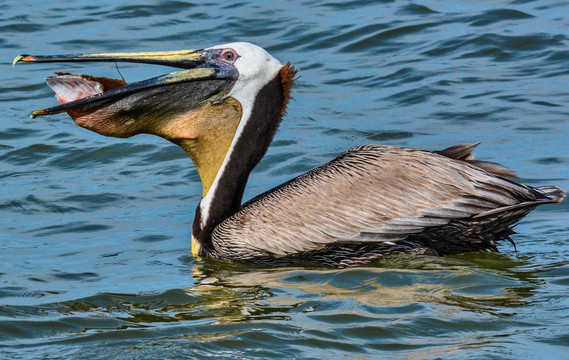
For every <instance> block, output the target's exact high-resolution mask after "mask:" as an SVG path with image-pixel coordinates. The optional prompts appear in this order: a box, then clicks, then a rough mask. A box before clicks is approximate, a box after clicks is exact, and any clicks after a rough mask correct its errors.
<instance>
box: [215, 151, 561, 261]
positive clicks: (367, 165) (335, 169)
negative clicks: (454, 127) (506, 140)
mask: <svg viewBox="0 0 569 360" xmlns="http://www.w3.org/2000/svg"><path fill="white" fill-rule="evenodd" d="M474 146H475V145H459V146H454V147H451V148H448V149H445V150H443V151H439V152H430V151H426V150H418V149H411V148H403V147H392V146H381V145H365V146H357V147H354V148H352V149H350V150H348V151H347V152H346V153H344V154H342V155H340V156H339V157H338V158H336V159H334V160H332V161H331V162H329V163H328V164H325V165H323V166H321V167H318V168H316V169H314V170H311V171H309V172H307V173H305V174H303V175H300V176H299V177H297V178H295V179H293V180H291V181H289V182H287V183H285V184H282V185H281V186H279V187H277V188H275V189H272V190H270V191H268V192H266V193H264V194H262V195H259V196H258V197H256V198H254V199H252V200H251V201H249V202H248V203H246V204H244V205H243V207H242V209H241V210H240V211H239V212H237V213H236V214H234V215H233V216H231V217H229V218H228V219H227V220H225V221H223V222H222V223H221V224H220V225H218V226H217V227H216V229H215V230H214V232H213V235H212V243H213V244H214V248H213V249H212V250H213V251H212V252H211V253H210V255H211V256H214V257H220V258H228V259H234V260H239V261H248V262H252V263H260V264H275V263H280V264H289V263H293V262H295V261H298V260H307V261H314V262H319V263H322V264H326V265H330V266H354V265H362V264H365V263H368V262H370V261H372V260H373V259H375V258H377V257H379V256H382V255H385V254H388V253H392V252H404V253H423V254H432V255H448V254H456V253H460V252H465V251H476V250H482V249H493V250H495V249H496V241H498V240H503V239H508V236H509V235H510V234H511V233H512V232H511V229H510V227H511V226H513V225H514V224H515V223H516V222H517V221H518V220H519V219H520V218H521V217H523V216H524V215H525V214H526V213H527V212H529V211H530V210H532V209H533V208H534V207H535V206H537V205H540V204H544V203H552V202H559V201H560V200H561V199H562V198H563V191H562V190H560V189H558V188H555V187H543V188H531V187H529V186H526V185H522V184H518V183H516V182H513V181H510V180H507V179H505V178H502V177H500V176H496V175H504V174H506V175H512V174H513V173H512V172H511V171H510V170H508V169H506V168H505V167H503V166H501V165H499V164H496V163H489V162H482V161H474V160H473V155H472V154H471V150H472V148H473V147H474ZM473 164H475V165H473ZM484 169H486V170H484Z"/></svg>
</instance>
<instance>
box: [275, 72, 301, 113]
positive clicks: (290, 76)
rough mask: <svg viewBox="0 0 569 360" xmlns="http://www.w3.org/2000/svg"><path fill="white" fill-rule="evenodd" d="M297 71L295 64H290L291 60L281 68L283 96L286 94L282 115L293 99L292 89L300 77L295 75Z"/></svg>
mask: <svg viewBox="0 0 569 360" xmlns="http://www.w3.org/2000/svg"><path fill="white" fill-rule="evenodd" d="M297 72H298V70H297V69H295V68H294V66H292V65H291V64H290V62H287V63H286V64H285V65H284V66H283V67H282V68H281V69H280V70H279V76H280V78H281V83H282V86H283V96H284V100H283V105H282V108H281V116H285V115H286V107H287V105H288V103H289V101H290V100H291V99H292V96H291V95H290V89H291V88H292V87H293V86H294V83H295V82H296V80H297V79H298V77H295V76H296V73H297Z"/></svg>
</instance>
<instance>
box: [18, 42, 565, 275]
mask: <svg viewBox="0 0 569 360" xmlns="http://www.w3.org/2000/svg"><path fill="white" fill-rule="evenodd" d="M19 61H23V62H77V61H84V62H88V61H110V62H118V61H126V62H138V63H148V64H158V65H166V66H171V67H177V68H179V69H180V70H177V71H174V72H172V73H169V74H165V75H162V76H158V77H155V78H152V79H148V80H143V81H139V82H135V83H132V84H126V83H124V82H121V81H120V80H115V79H108V78H96V77H90V76H87V75H83V76H79V75H73V74H65V73H58V76H55V77H51V78H48V79H47V80H48V84H49V85H50V86H51V87H52V88H53V89H54V90H55V91H56V94H57V97H58V99H59V100H60V101H61V102H62V104H61V105H58V106H55V107H52V108H49V109H44V110H37V111H34V112H33V113H32V117H35V116H39V115H49V114H55V113H60V112H67V113H68V114H69V115H70V116H71V117H72V118H73V120H74V121H75V122H76V123H77V124H78V125H80V126H82V127H84V128H87V129H89V130H92V131H95V132H97V133H99V134H102V135H106V136H114V137H130V136H133V135H136V134H140V133H146V134H155V135H158V136H161V137H163V138H165V139H167V140H169V141H171V142H173V143H175V144H177V145H179V146H181V147H182V148H183V149H184V150H185V151H186V152H187V153H188V155H189V156H190V158H191V159H192V161H193V162H194V164H195V166H196V168H197V170H198V172H199V175H200V178H201V181H202V184H203V192H202V198H201V201H200V203H199V205H198V207H197V209H196V215H195V220H194V223H193V227H192V254H193V255H194V256H200V257H211V258H218V259H226V260H231V261H238V262H246V263H251V264H262V265H268V266H280V265H289V264H293V263H295V262H299V261H309V262H315V263H318V264H323V265H327V266H333V267H349V266H359V265H365V264H368V263H370V262H371V261H373V260H374V259H377V258H378V257H381V256H384V255H386V254H389V253H412V254H428V255H441V256H442V255H451V254H457V253H461V252H467V251H479V250H486V249H490V250H497V249H496V244H497V243H498V242H499V241H500V240H508V241H510V242H512V241H511V239H510V235H511V234H512V233H513V231H512V227H513V226H514V225H515V224H516V223H517V222H518V221H519V220H520V219H521V218H522V217H523V216H525V215H526V214H527V213H528V212H530V211H531V210H532V209H533V208H535V207H536V206H538V205H541V204H547V203H556V202H560V201H562V199H563V198H564V196H565V195H564V192H563V190H561V189H559V188H557V187H554V186H544V187H537V188H534V187H530V186H527V185H523V184H520V183H517V182H514V181H512V180H509V179H508V178H509V177H512V176H514V174H513V173H512V172H511V171H509V170H508V169H506V168H505V167H503V166H501V165H499V164H496V163H490V162H484V161H476V160H474V157H473V155H472V149H473V148H474V146H476V145H477V144H473V145H456V146H452V147H450V148H447V149H444V150H441V151H428V150H421V149H412V148H405V147H394V146H383V145H364V146H356V147H354V148H351V149H349V150H348V151H347V152H345V153H343V154H341V155H340V156H338V157H337V158H336V159H334V160H332V161H330V162H329V163H327V164H325V165H322V166H320V167H318V168H316V169H313V170H311V171H308V172H307V173H305V174H302V175H300V176H298V177H296V178H294V179H292V180H290V181H288V182H286V183H284V184H282V185H280V186H278V187H276V188H274V189H271V190H269V191H267V192H265V193H263V194H261V195H259V196H257V197H255V198H253V199H251V200H250V201H248V202H246V203H245V204H241V201H242V197H243V192H244V189H245V185H246V183H247V179H248V177H249V174H250V173H251V171H252V170H253V168H254V167H255V166H256V165H257V164H258V163H259V161H260V160H261V158H262V157H263V156H264V154H265V152H266V150H267V148H268V147H269V145H270V143H271V141H272V138H273V136H274V134H275V132H276V131H277V128H278V127H279V124H280V122H281V120H282V118H283V116H284V115H285V113H286V107H287V103H288V101H289V99H290V90H291V87H292V86H293V84H294V81H295V76H296V70H295V69H294V68H293V67H292V66H291V65H290V63H287V64H284V65H283V64H281V63H280V62H279V61H278V60H276V59H275V58H274V57H273V56H271V55H270V54H269V53H268V52H266V51H265V50H264V49H262V48H260V47H258V46H256V45H253V44H250V43H232V44H226V45H220V46H215V47H211V48H207V49H201V50H182V51H170V52H151V53H107V54H85V55H61V56H31V55H20V56H18V57H16V59H15V60H14V64H15V63H17V62H19ZM78 89H82V90H81V91H79V90H78ZM85 89H87V90H85Z"/></svg>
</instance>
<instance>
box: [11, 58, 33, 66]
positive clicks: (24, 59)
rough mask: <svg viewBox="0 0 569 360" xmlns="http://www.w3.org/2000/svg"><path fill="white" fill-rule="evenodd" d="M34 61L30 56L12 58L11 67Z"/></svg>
mask: <svg viewBox="0 0 569 360" xmlns="http://www.w3.org/2000/svg"><path fill="white" fill-rule="evenodd" d="M34 59H35V58H34V57H33V56H31V55H18V56H16V57H15V58H14V61H12V67H16V64H17V63H19V62H20V61H24V62H29V61H34Z"/></svg>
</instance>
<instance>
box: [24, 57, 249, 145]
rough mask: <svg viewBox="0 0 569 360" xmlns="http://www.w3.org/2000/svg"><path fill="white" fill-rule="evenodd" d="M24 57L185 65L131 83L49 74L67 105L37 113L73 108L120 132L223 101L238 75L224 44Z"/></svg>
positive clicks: (99, 127)
mask: <svg viewBox="0 0 569 360" xmlns="http://www.w3.org/2000/svg"><path fill="white" fill-rule="evenodd" d="M18 62H27V63H28V62H37V63H39V62H49V63H51V62H132V63H143V64H154V65H164V66H170V67H174V68H179V69H182V70H178V71H174V72H171V73H168V74H164V75H161V76H158V77H154V78H151V79H147V80H142V81H138V82H134V83H131V84H126V82H124V81H121V80H117V79H109V78H103V77H93V76H90V75H81V76H80V75H73V74H66V73H57V74H58V76H53V77H49V78H47V79H46V80H47V82H48V85H49V86H50V87H52V88H53V89H54V91H55V92H56V97H57V98H58V100H59V101H60V102H62V104H61V105H58V106H54V107H50V108H47V109H42V110H36V111H34V112H33V113H32V114H31V115H30V116H31V117H36V116H40V115H51V114H57V113H61V112H67V113H68V114H69V115H70V116H71V117H72V118H73V120H74V121H75V122H76V123H77V124H78V125H80V126H83V127H85V128H88V129H90V130H93V131H95V132H98V133H100V134H102V135H107V136H116V137H129V136H132V135H135V134H138V133H148V132H152V131H150V130H149V129H148V127H149V124H150V125H152V123H153V122H156V121H158V120H157V119H158V118H172V117H175V116H177V115H179V114H181V113H184V112H188V111H190V110H193V109H195V108H197V107H199V106H200V105H203V103H204V102H205V101H207V100H208V99H209V100H210V101H212V102H213V101H219V100H215V99H219V98H222V97H223V95H224V94H226V93H227V92H228V91H229V90H230V89H231V88H232V87H233V85H234V84H235V81H236V80H237V77H238V72H237V70H236V69H235V68H234V67H233V66H232V64H231V63H229V62H227V61H223V59H222V58H221V57H220V50H218V49H205V50H181V51H164V52H140V53H101V54H74V55H55V56H35V55H18V56H17V57H16V58H15V59H14V61H13V65H14V66H15V65H16V63H18ZM151 127H152V126H151Z"/></svg>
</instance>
